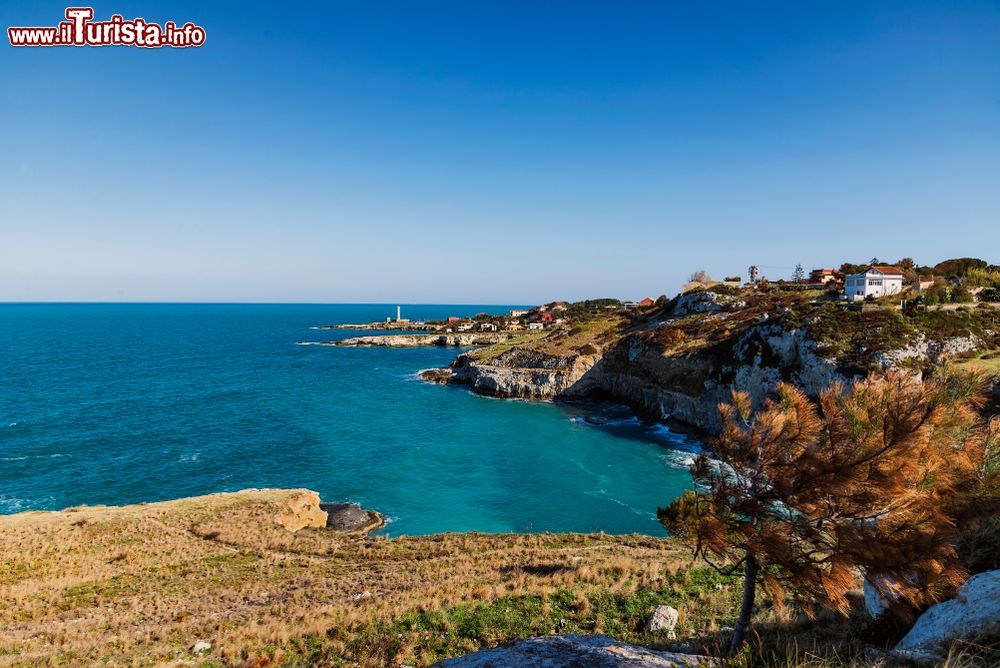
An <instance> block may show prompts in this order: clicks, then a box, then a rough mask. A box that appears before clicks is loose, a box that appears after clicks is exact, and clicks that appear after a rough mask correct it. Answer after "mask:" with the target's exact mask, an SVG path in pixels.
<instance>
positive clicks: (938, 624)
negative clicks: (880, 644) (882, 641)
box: [892, 570, 1000, 663]
mask: <svg viewBox="0 0 1000 668" xmlns="http://www.w3.org/2000/svg"><path fill="white" fill-rule="evenodd" d="M997 631H1000V570H997V571H987V572H985V573H980V574H978V575H974V576H972V577H971V578H969V581H968V582H966V583H965V584H964V585H962V586H961V587H960V588H959V590H958V592H957V593H956V594H955V597H954V598H953V599H951V600H950V601H944V602H942V603H938V604H937V605H934V606H931V607H930V608H928V609H927V611H926V612H924V614H922V615H920V617H919V618H918V619H917V623H916V624H914V625H913V628H912V629H910V632H909V633H907V634H906V636H904V637H903V639H902V640H900V641H899V643H898V644H897V645H896V646H895V647H894V648H893V650H892V651H893V653H894V654H896V655H897V656H899V657H901V658H907V659H912V660H916V661H918V662H921V663H925V662H927V663H933V662H935V661H938V660H940V658H941V657H943V656H944V655H946V654H947V650H948V647H947V646H948V644H949V643H950V642H951V641H953V640H956V639H958V638H962V637H971V636H976V635H979V634H983V633H996V632H997Z"/></svg>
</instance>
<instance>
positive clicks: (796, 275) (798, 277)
mask: <svg viewBox="0 0 1000 668" xmlns="http://www.w3.org/2000/svg"><path fill="white" fill-rule="evenodd" d="M792 280H793V281H794V282H796V283H805V280H806V270H805V269H803V268H802V265H801V264H797V265H795V271H793V272H792Z"/></svg>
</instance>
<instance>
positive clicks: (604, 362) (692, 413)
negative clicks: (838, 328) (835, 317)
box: [422, 293, 842, 430]
mask: <svg viewBox="0 0 1000 668" xmlns="http://www.w3.org/2000/svg"><path fill="white" fill-rule="evenodd" d="M698 294H712V293H698ZM422 376H423V377H424V378H425V379H427V380H432V381H435V382H445V383H460V384H465V385H468V386H469V387H470V388H471V389H472V390H473V391H474V392H477V393H480V394H487V395H492V396H500V397H517V398H524V399H559V398H574V397H585V396H590V395H602V396H607V397H610V398H611V399H614V400H616V401H621V402H623V403H627V404H630V405H632V406H633V407H635V408H636V410H637V411H639V412H640V413H642V414H644V415H645V416H647V417H649V418H652V419H657V420H665V419H676V420H680V421H682V422H685V423H687V424H690V425H693V426H696V427H699V428H702V429H706V430H713V429H715V428H717V427H718V425H719V416H718V410H717V406H718V404H719V403H721V402H725V401H728V400H729V399H730V397H731V395H732V392H733V390H740V391H745V392H749V393H750V395H751V397H752V398H753V400H754V401H755V403H757V404H758V405H759V404H760V403H762V402H763V400H764V398H765V397H766V396H767V394H768V393H769V392H770V391H771V390H773V389H774V387H775V386H776V385H777V384H778V383H779V382H781V381H790V382H793V383H795V384H797V385H799V386H800V387H803V388H804V389H805V391H806V392H807V393H811V394H818V393H819V391H820V390H822V389H823V388H824V387H826V386H827V385H829V383H830V382H831V381H832V380H835V379H840V378H842V377H841V376H840V375H839V374H838V373H837V371H836V366H835V365H834V364H833V363H832V362H830V361H829V360H826V359H824V358H822V357H821V356H819V355H818V354H817V353H816V346H815V344H814V343H813V342H812V341H811V340H810V339H809V338H808V336H807V335H806V333H805V331H804V330H801V329H796V330H785V329H783V328H782V327H781V326H780V325H778V324H776V323H769V322H768V321H766V320H765V321H764V322H762V323H761V324H760V325H757V326H754V327H752V328H750V329H749V330H748V331H747V332H745V333H744V334H743V335H742V336H740V337H739V338H738V339H736V340H735V342H732V344H731V345H730V346H727V347H726V348H724V349H709V350H706V351H701V352H698V353H695V354H664V353H663V352H662V349H661V346H659V345H657V343H656V341H655V340H654V338H653V336H652V335H651V334H650V332H648V331H647V332H637V333H632V334H630V335H628V336H626V337H624V338H622V339H621V340H619V341H618V342H616V343H615V344H614V345H612V346H610V347H609V348H607V349H606V350H604V351H598V353H597V354H593V355H582V354H570V355H566V356H546V355H540V354H538V353H533V352H532V351H530V350H525V349H521V348H513V349H511V350H510V351H507V352H506V353H504V354H502V355H499V356H497V357H496V358H494V359H492V360H489V361H488V362H481V361H479V360H477V358H476V357H475V356H474V355H470V354H464V355H459V356H458V358H457V359H456V360H455V362H454V363H453V364H452V366H451V368H449V369H447V370H434V371H429V372H424V373H423V374H422Z"/></svg>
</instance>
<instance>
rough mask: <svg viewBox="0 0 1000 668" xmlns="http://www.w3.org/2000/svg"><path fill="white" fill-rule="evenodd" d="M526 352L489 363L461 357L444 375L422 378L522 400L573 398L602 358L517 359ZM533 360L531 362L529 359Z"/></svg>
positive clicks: (536, 356)
mask: <svg viewBox="0 0 1000 668" xmlns="http://www.w3.org/2000/svg"><path fill="white" fill-rule="evenodd" d="M519 353H523V351H510V352H509V353H508V354H504V355H500V356H498V357H497V358H495V359H492V360H490V361H489V362H481V361H479V360H477V359H476V358H475V356H473V355H469V354H465V355H459V356H458V358H457V359H456V360H455V362H454V363H453V364H452V366H451V368H450V369H449V370H448V372H447V373H446V374H445V375H444V376H441V375H438V376H437V377H436V378H434V377H432V376H433V374H432V373H428V372H424V373H423V374H422V377H423V378H425V379H428V380H437V381H438V382H449V383H460V384H463V385H468V386H469V387H470V388H472V390H473V391H474V392H477V393H478V394H485V395H489V396H498V397H516V398H521V399H553V398H556V397H560V396H566V395H568V394H570V393H571V392H572V390H573V388H574V387H575V386H576V385H577V384H578V383H579V382H580V381H581V380H582V379H583V377H584V376H585V375H586V374H587V373H588V372H589V371H590V370H591V369H592V368H593V367H594V364H595V363H596V362H597V361H598V360H599V359H600V356H599V355H571V356H566V357H552V356H544V355H533V356H526V355H524V354H521V355H520V358H519V359H514V356H516V355H518V354H519ZM529 357H530V358H529Z"/></svg>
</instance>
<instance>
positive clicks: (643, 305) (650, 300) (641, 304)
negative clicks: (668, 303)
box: [639, 297, 656, 308]
mask: <svg viewBox="0 0 1000 668" xmlns="http://www.w3.org/2000/svg"><path fill="white" fill-rule="evenodd" d="M655 303H656V300H655V299H653V298H652V297H646V298H645V299H643V300H642V301H641V302H639V308H649V307H650V306H652V305H653V304H655Z"/></svg>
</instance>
